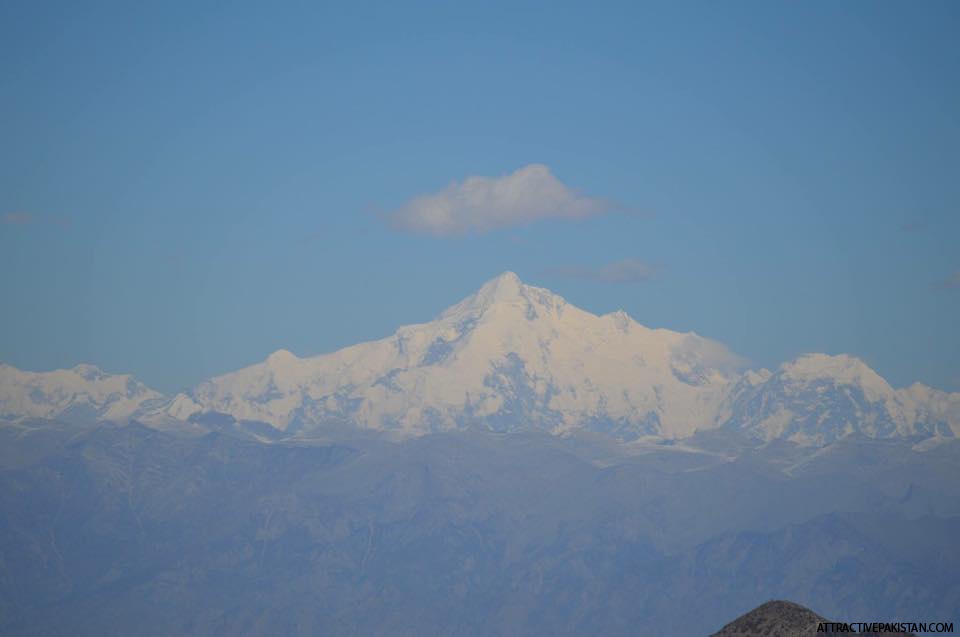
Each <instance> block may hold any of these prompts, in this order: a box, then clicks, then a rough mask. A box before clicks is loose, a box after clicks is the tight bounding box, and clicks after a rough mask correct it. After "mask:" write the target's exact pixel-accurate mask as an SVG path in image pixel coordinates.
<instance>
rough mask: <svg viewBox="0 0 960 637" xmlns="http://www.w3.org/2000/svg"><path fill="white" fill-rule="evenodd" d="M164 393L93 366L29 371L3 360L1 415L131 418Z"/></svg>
mask: <svg viewBox="0 0 960 637" xmlns="http://www.w3.org/2000/svg"><path fill="white" fill-rule="evenodd" d="M161 398H162V396H161V395H160V394H159V393H157V392H155V391H153V390H152V389H149V388H148V387H146V386H145V385H144V384H143V383H141V382H139V381H138V380H136V379H135V378H133V377H132V376H128V375H114V374H105V373H104V372H102V371H101V370H100V369H98V368H96V367H94V366H93V365H77V366H76V367H74V368H72V369H58V370H55V371H52V372H24V371H20V370H18V369H16V368H14V367H11V366H9V365H3V364H0V420H6V421H12V420H21V419H24V418H47V419H55V418H64V419H73V420H109V421H114V422H125V421H126V420H128V419H129V418H130V416H131V415H132V414H133V413H134V412H136V411H137V410H138V409H140V408H141V407H142V406H143V405H144V403H147V402H149V401H159V400H160V399H161Z"/></svg>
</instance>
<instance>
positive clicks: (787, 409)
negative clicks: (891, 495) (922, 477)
mask: <svg viewBox="0 0 960 637" xmlns="http://www.w3.org/2000/svg"><path fill="white" fill-rule="evenodd" d="M745 381H746V382H744V381H741V382H740V383H738V384H737V386H735V387H734V389H733V390H732V391H731V395H730V402H729V405H728V406H727V408H726V409H725V410H724V413H723V414H722V416H721V420H723V421H724V423H725V426H727V427H731V428H734V429H739V430H740V431H743V432H744V433H746V434H747V435H748V436H750V437H751V438H754V439H757V440H773V439H777V438H782V439H788V440H792V441H794V442H799V443H802V444H817V445H822V444H829V443H831V442H833V441H834V440H837V439H838V438H842V437H843V436H846V435H849V434H853V433H856V434H861V435H864V436H868V437H870V438H891V437H904V436H951V437H952V436H954V435H960V394H947V393H945V392H940V391H936V390H933V389H931V388H929V387H925V386H923V385H919V384H917V385H913V386H912V387H910V388H908V389H901V390H896V389H894V388H893V387H891V386H890V384H889V383H887V381H886V380H884V379H883V378H881V377H880V376H879V375H878V374H877V373H876V372H875V371H873V370H872V369H870V368H869V367H868V366H867V365H866V364H865V363H864V362H863V361H861V360H859V359H857V358H854V357H852V356H847V355H840V356H827V355H826V354H807V355H804V356H801V357H799V358H797V359H796V360H793V361H790V362H788V363H785V364H783V365H781V366H780V368H779V369H778V370H777V371H776V372H774V373H773V374H769V373H767V374H765V375H754V376H753V377H745Z"/></svg>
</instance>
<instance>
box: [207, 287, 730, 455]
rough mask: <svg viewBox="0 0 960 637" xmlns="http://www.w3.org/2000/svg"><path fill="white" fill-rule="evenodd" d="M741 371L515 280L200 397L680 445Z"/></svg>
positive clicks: (242, 412) (291, 422) (221, 406)
mask: <svg viewBox="0 0 960 637" xmlns="http://www.w3.org/2000/svg"><path fill="white" fill-rule="evenodd" d="M737 364H738V359H737V358H736V357H735V356H733V355H732V354H731V353H730V352H728V351H727V350H726V348H724V347H723V346H722V345H720V344H718V343H716V342H714V341H710V340H708V339H705V338H702V337H700V336H697V335H696V334H693V333H690V334H681V333H678V332H671V331H669V330H663V329H649V328H646V327H644V326H642V325H640V324H639V323H637V322H636V321H634V320H633V319H631V318H630V317H629V316H627V315H626V314H625V313H624V312H614V313H611V314H606V315H603V316H597V315H594V314H591V313H589V312H585V311H583V310H581V309H579V308H577V307H574V306H573V305H570V304H569V303H567V302H566V301H565V300H564V299H562V298H561V297H559V296H557V295H555V294H553V293H551V292H549V291H548V290H545V289H542V288H536V287H532V286H529V285H524V284H523V283H521V282H520V280H519V279H518V278H517V276H516V275H515V274H513V273H510V272H508V273H505V274H503V275H501V276H499V277H497V278H495V279H493V280H491V281H489V282H487V283H486V284H485V285H484V286H483V287H482V288H481V289H480V290H479V291H478V292H476V293H475V294H473V295H471V296H469V297H468V298H466V299H464V300H463V301H461V302H460V303H458V304H456V305H454V306H453V307H451V308H449V309H447V310H446V311H445V312H443V313H442V314H441V315H440V316H439V317H438V318H437V319H436V320H434V321H432V322H429V323H424V324H420V325H410V326H406V327H401V328H400V329H398V330H397V331H396V333H395V334H394V335H393V336H391V337H388V338H385V339H382V340H379V341H374V342H371V343H363V344H360V345H355V346H353V347H348V348H346V349H343V350H340V351H338V352H334V353H332V354H326V355H322V356H315V357H312V358H302V359H301V358H297V357H296V356H294V355H293V354H291V353H290V352H287V351H283V350H281V351H278V352H275V353H273V354H271V355H270V357H268V358H267V360H266V361H264V362H262V363H259V364H256V365H252V366H250V367H247V368H245V369H241V370H239V371H236V372H233V373H230V374H226V375H224V376H220V377H217V378H213V379H211V380H209V381H207V382H205V383H203V384H201V385H200V386H199V387H197V388H196V389H195V390H194V392H193V396H192V399H193V400H195V401H196V402H197V403H198V404H199V405H200V406H201V407H202V408H203V409H204V410H207V411H218V412H224V413H227V414H230V415H232V416H234V417H236V418H238V419H247V420H259V421H265V422H268V423H270V424H272V425H274V426H275V427H278V428H281V429H287V428H291V427H294V428H312V427H317V426H322V425H324V424H325V423H330V422H346V423H352V424H355V425H358V426H360V427H365V428H371V429H385V430H397V431H400V432H403V433H408V434H419V433H426V432H429V431H435V430H446V429H453V428H460V427H481V428H484V429H491V430H496V431H508V430H516V429H523V428H530V427H533V428H539V429H544V430H548V431H551V432H554V433H563V432H567V431H570V430H572V429H575V428H586V429H590V430H594V431H600V432H606V433H610V434H612V435H614V436H615V437H617V438H620V439H624V440H630V439H635V438H638V437H641V436H658V437H668V438H676V437H682V436H686V435H689V434H691V433H693V432H694V431H695V430H696V429H697V428H700V427H706V426H711V425H712V424H713V422H714V420H715V414H716V412H717V409H718V407H719V405H720V404H721V402H722V401H723V398H724V396H725V393H726V390H727V388H728V386H729V385H730V383H731V382H732V381H733V380H735V379H736V378H737V376H738V373H737V369H736V367H737Z"/></svg>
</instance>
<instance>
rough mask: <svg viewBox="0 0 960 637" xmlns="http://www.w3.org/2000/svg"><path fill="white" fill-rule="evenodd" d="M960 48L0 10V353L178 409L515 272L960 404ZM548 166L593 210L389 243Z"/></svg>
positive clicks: (857, 37) (548, 21) (656, 24)
mask: <svg viewBox="0 0 960 637" xmlns="http://www.w3.org/2000/svg"><path fill="white" fill-rule="evenodd" d="M135 5H136V6H135ZM958 32H960V5H957V3H955V2H942V3H939V2H924V3H919V4H917V3H907V2H900V3H886V2H842V3H828V2H813V3H769V2H709V3H692V4H687V3H663V4H642V3H605V4H602V5H599V6H593V5H589V6H588V4H587V3H576V4H564V3H556V2H551V3H539V4H531V3H521V2H510V3H502V4H498V3H482V4H473V3H446V4H445V5H440V4H421V3H383V4H361V3H342V4H333V3H289V4H286V5H285V6H283V7H278V6H276V5H275V4H268V3H261V4H253V3H230V4H227V3H201V2H189V3H175V2H171V3H160V4H159V6H155V7H146V6H142V3H119V2H118V3H115V4H101V3H60V4H58V3H55V2H51V3H36V2H19V1H17V0H13V1H8V2H4V3H3V4H2V5H0V98H2V99H0V140H3V142H2V144H0V221H2V222H0V299H2V301H3V313H2V319H0V320H2V329H0V360H2V361H4V362H7V363H9V364H12V365H15V366H17V367H21V368H23V369H31V370H45V369H52V368H55V367H64V366H72V365H74V364H77V363H79V362H90V363H94V364H97V365H99V366H101V367H103V368H104V369H106V370H108V371H114V372H132V373H134V374H136V375H137V376H138V377H140V378H141V379H142V380H144V381H145V382H146V383H147V384H149V385H151V386H154V387H156V388H158V389H161V390H164V391H172V390H177V389H180V388H183V387H187V386H190V385H192V384H194V383H195V382H197V381H198V380H200V379H202V378H204V377H207V376H210V375H213V374H217V373H222V372H225V371H229V370H232V369H235V368H237V367H240V366H242V365H245V364H249V363H252V362H255V361H257V360H260V359H262V358H263V357H265V356H266V355H267V354H268V353H269V352H271V351H273V350H276V349H278V348H287V349H290V350H292V351H294V352H295V353H297V354H299V355H310V354H317V353H321V352H325V351H330V350H333V349H336V348H338V347H341V346H344V345H348V344H351V343H354V342H357V341H361V340H368V339H372V338H378V337H382V336H385V335H387V334H389V333H391V332H392V331H393V329H394V328H395V327H396V326H398V325H400V324H405V323H411V322H420V321H425V320H429V319H430V318H432V317H433V316H434V315H435V314H436V313H438V312H439V311H440V310H442V309H443V308H444V307H446V306H447V305H450V304H452V303H454V302H455V301H457V300H459V299H460V298H461V297H462V296H465V295H466V294H468V293H469V292H471V291H473V290H474V289H475V288H477V287H479V286H480V285H481V284H482V283H483V282H484V281H485V280H486V279H488V278H490V277H492V276H495V275H496V274H498V273H499V272H501V271H503V270H507V269H510V270H514V271H516V272H517V273H518V274H519V275H520V276H521V278H522V279H524V281H526V282H528V283H532V284H536V285H541V286H545V287H548V288H550V289H552V290H554V291H556V292H558V293H560V294H562V295H564V296H565V297H567V299H568V300H570V301H571V302H573V303H575V304H577V305H579V306H581V307H584V308H586V309H589V310H591V311H595V312H598V313H602V312H607V311H612V310H615V309H618V308H623V309H625V310H626V311H627V312H629V313H630V314H631V315H632V316H633V317H634V318H636V319H637V320H639V321H640V322H641V323H644V324H646V325H649V326H655V327H668V328H671V329H677V330H684V331H685V330H695V331H697V332H698V333H700V334H703V335H706V336H709V337H712V338H716V339H718V340H721V341H723V342H724V343H726V344H728V345H729V346H730V347H731V348H732V349H734V350H735V351H737V352H738V353H740V354H741V355H743V356H746V357H747V358H749V359H751V360H752V361H754V362H755V364H757V365H763V366H768V367H769V366H775V365H777V364H779V363H780V362H783V361H784V360H786V359H788V358H791V357H793V356H795V355H797V354H799V353H802V352H808V351H825V352H828V353H840V352H846V353H851V354H854V355H857V356H860V357H861V358H863V359H864V360H866V361H867V362H868V363H869V364H870V365H872V366H873V367H874V368H875V369H877V371H879V372H880V373H881V374H882V375H884V376H886V377H887V378H888V379H889V380H890V381H891V382H892V383H893V384H894V385H897V386H900V385H905V384H909V383H910V382H912V381H914V380H919V381H923V382H926V383H929V384H932V385H934V386H937V387H941V388H944V389H953V390H960V337H958V335H957V327H956V326H957V325H958V324H960V274H958V272H960V247H958V238H960V174H958V173H960V81H958V78H960V44H958V43H957V38H956V34H957V33H958ZM531 165H535V166H545V167H548V169H547V170H548V173H547V174H548V176H549V178H550V179H553V180H556V184H559V187H560V188H566V189H569V192H570V193H573V194H571V196H573V197H581V198H583V200H584V201H586V202H587V204H586V207H579V208H578V207H576V205H573V204H571V207H567V208H564V210H566V211H567V212H568V213H569V214H566V215H565V216H564V217H565V218H556V217H555V216H552V215H551V214H550V210H549V209H548V208H549V206H547V207H544V208H543V210H542V211H541V212H542V213H543V214H542V215H541V216H540V217H537V216H536V215H534V216H530V215H527V216H524V214H521V213H520V212H518V211H517V210H515V209H513V208H510V206H506V208H505V209H504V211H503V212H504V214H503V216H502V217H500V222H498V223H497V224H491V223H472V222H465V223H463V224H461V226H462V227H460V231H458V232H452V233H450V232H448V233H437V232H431V231H430V230H429V228H426V227H425V226H422V225H421V226H417V225H416V224H411V223H398V219H401V220H402V219H407V220H409V218H410V217H409V215H410V214H412V213H410V210H412V208H411V206H413V207H414V208H413V209H415V208H416V205H418V204H416V202H417V201H421V202H422V201H423V200H422V199H420V200H417V199H416V198H417V197H423V196H426V195H429V194H431V193H434V194H436V193H440V192H442V191H444V189H445V188H453V189H454V190H453V191H452V192H454V194H456V192H458V191H456V188H457V187H458V186H457V185H456V184H460V186H459V187H461V188H462V187H464V186H463V184H464V180H467V179H468V178H470V177H475V176H486V177H491V178H502V177H505V176H508V175H510V174H512V173H514V172H515V171H517V170H519V169H522V168H524V167H527V166H531ZM491 183H492V182H491ZM450 184H454V186H450ZM447 192H448V194H449V193H450V192H451V191H450V190H448V191H447ZM538 192H539V191H538ZM578 193H579V194H578ZM521 200H522V202H528V200H527V199H522V198H521ZM411 201H413V202H414V203H411ZM594 202H598V203H596V205H594ZM524 205H526V204H524ZM533 207H534V208H537V204H534V206H533ZM404 211H406V214H407V217H403V215H404V214H405V213H404ZM577 211H580V212H582V213H584V214H577ZM461 212H462V213H463V215H466V217H464V218H467V217H469V215H471V214H481V213H479V212H477V210H476V209H473V208H471V209H468V210H465V211H461ZM510 215H514V216H515V220H516V222H517V223H515V224H513V223H510V219H511V218H513V217H510ZM541 217H542V218H541ZM617 264H620V265H617ZM623 264H627V265H628V266H630V267H629V268H627V269H628V270H630V271H631V272H634V273H639V275H637V276H632V275H631V276H611V275H610V274H609V273H610V272H618V271H620V270H617V268H618V267H619V268H621V270H622V269H623ZM643 267H648V269H647V270H644V269H643ZM630 268H632V270H631V269H630ZM604 273H606V274H604ZM644 273H646V274H644Z"/></svg>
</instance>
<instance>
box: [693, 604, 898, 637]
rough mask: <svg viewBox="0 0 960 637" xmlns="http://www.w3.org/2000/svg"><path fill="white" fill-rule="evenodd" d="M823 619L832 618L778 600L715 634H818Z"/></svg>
mask: <svg viewBox="0 0 960 637" xmlns="http://www.w3.org/2000/svg"><path fill="white" fill-rule="evenodd" d="M821 623H823V624H827V623H831V621H830V620H829V619H825V618H823V617H821V616H820V615H817V614H816V613H814V612H813V611H812V610H810V609H809V608H804V607H803V606H800V605H799V604H794V603H793V602H784V601H774V602H767V603H766V604H763V605H762V606H759V607H757V608H754V609H753V610H752V611H750V612H749V613H747V614H746V615H743V616H742V617H738V618H737V619H736V620H734V621H732V622H730V623H729V624H727V625H726V626H724V627H723V629H721V630H720V632H717V633H714V634H713V635H712V636H711V637H815V636H816V635H818V634H824V631H822V630H821V631H820V632H819V633H818V632H817V627H818V626H819V625H820V624H821ZM857 634H859V635H870V636H873V637H876V636H879V635H890V636H891V637H893V636H895V635H901V636H903V637H910V636H911V635H913V633H900V632H882V633H876V632H863V633H857Z"/></svg>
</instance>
